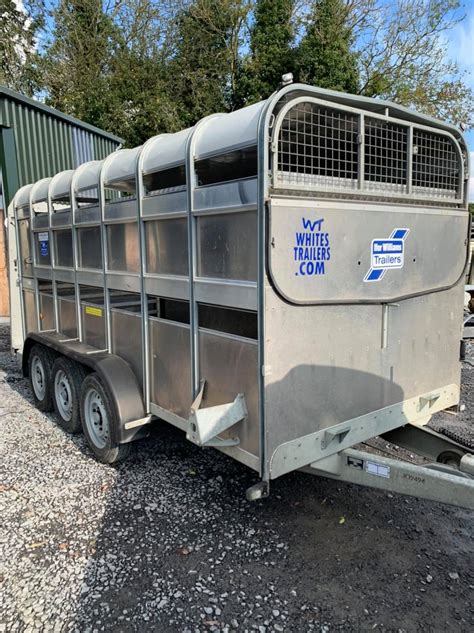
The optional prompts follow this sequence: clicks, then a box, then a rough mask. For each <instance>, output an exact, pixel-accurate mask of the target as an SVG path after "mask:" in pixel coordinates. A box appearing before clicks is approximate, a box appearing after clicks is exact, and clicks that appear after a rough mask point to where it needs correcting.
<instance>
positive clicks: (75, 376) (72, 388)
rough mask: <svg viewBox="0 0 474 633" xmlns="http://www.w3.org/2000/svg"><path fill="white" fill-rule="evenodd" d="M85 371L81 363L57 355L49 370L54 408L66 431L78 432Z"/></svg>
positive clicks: (60, 423)
mask: <svg viewBox="0 0 474 633" xmlns="http://www.w3.org/2000/svg"><path fill="white" fill-rule="evenodd" d="M86 375H87V372H86V370H85V368H84V367H83V365H81V364H80V363H76V362H74V361H73V360H71V359H70V358H66V357H65V356H59V357H58V358H57V359H56V360H55V362H54V365H53V369H52V370H51V384H52V394H53V405H54V410H55V411H56V414H57V416H58V422H59V425H60V426H61V428H63V429H64V430H65V431H67V432H68V433H79V432H80V431H82V425H81V406H80V399H81V386H82V383H83V382H84V378H85V377H86Z"/></svg>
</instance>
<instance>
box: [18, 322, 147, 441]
mask: <svg viewBox="0 0 474 633" xmlns="http://www.w3.org/2000/svg"><path fill="white" fill-rule="evenodd" d="M61 338H62V337H61V335H58V334H57V333H52V332H40V333H38V332H32V333H30V334H28V336H27V337H26V339H25V343H24V347H23V355H22V370H23V375H24V376H25V377H26V376H28V357H29V355H30V351H31V348H32V347H33V345H34V344H35V343H41V344H42V345H45V346H46V347H48V348H49V349H51V350H53V351H55V352H57V353H58V354H63V355H64V356H67V357H68V358H71V359H72V360H75V361H76V362H78V363H82V364H83V365H84V366H86V367H87V368H89V369H90V370H91V371H94V372H96V373H97V374H98V375H99V376H100V378H101V380H102V381H103V382H104V385H106V387H107V389H108V391H109V394H110V397H111V400H112V404H113V407H114V409H115V424H113V425H112V429H111V432H112V439H113V440H114V441H115V442H116V443H117V444H124V443H126V442H131V441H132V440H136V439H139V438H141V437H145V436H146V435H147V434H148V425H146V426H145V428H143V427H135V428H129V429H127V428H126V425H127V424H128V423H130V422H134V421H136V420H141V419H143V418H145V417H146V415H147V414H146V411H145V407H144V404H143V397H142V390H141V388H140V385H139V383H138V380H137V378H136V376H135V374H134V372H133V371H132V368H131V367H130V365H129V364H128V363H127V362H126V361H125V360H123V358H120V356H116V355H115V354H109V353H108V352H94V353H90V352H91V349H92V348H90V347H87V346H85V345H84V344H82V343H80V342H79V341H64V340H61Z"/></svg>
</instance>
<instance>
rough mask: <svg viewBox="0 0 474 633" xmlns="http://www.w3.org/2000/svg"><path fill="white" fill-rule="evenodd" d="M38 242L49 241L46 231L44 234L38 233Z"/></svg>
mask: <svg viewBox="0 0 474 633" xmlns="http://www.w3.org/2000/svg"><path fill="white" fill-rule="evenodd" d="M38 241H39V242H48V241H49V233H48V231H44V232H41V233H38Z"/></svg>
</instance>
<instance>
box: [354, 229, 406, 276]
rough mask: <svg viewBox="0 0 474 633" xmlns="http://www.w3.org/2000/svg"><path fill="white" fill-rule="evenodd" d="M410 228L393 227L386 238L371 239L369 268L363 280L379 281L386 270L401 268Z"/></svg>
mask: <svg viewBox="0 0 474 633" xmlns="http://www.w3.org/2000/svg"><path fill="white" fill-rule="evenodd" d="M409 232H410V229H394V230H393V231H392V234H391V235H390V237H388V238H377V239H374V240H372V246H371V252H370V269H369V271H368V273H367V274H366V276H365V277H364V281H380V279H382V277H383V276H384V275H385V272H386V271H387V270H390V269H392V268H403V263H404V255H405V240H406V238H407V236H408V233H409Z"/></svg>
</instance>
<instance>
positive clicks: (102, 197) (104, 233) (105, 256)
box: [98, 154, 112, 353]
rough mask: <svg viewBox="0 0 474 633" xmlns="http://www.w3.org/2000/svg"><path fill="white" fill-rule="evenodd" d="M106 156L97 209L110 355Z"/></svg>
mask: <svg viewBox="0 0 474 633" xmlns="http://www.w3.org/2000/svg"><path fill="white" fill-rule="evenodd" d="M110 156H112V154H111V155H110ZM110 156H108V157H107V158H106V159H105V160H104V162H103V164H102V167H101V170H100V173H99V192H98V193H99V209H100V238H101V242H102V273H103V279H104V310H105V346H106V348H107V350H108V352H109V353H112V337H111V334H110V329H111V328H110V296H109V288H108V279H107V272H108V269H109V257H108V252H107V226H106V224H105V187H104V170H105V167H106V165H107V161H108V160H110Z"/></svg>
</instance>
